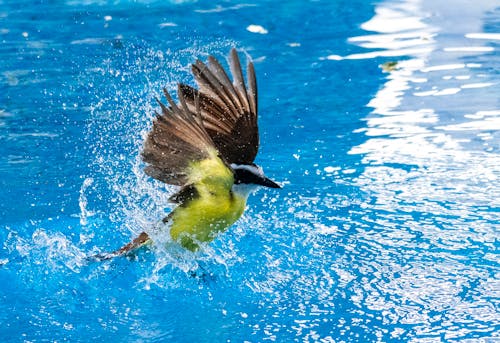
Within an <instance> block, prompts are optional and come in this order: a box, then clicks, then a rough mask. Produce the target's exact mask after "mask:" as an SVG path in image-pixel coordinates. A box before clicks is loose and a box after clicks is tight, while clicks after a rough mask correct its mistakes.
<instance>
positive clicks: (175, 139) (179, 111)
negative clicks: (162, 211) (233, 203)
mask: <svg viewBox="0 0 500 343" xmlns="http://www.w3.org/2000/svg"><path fill="white" fill-rule="evenodd" d="M163 92H164V93H165V97H166V98H167V100H168V103H169V105H170V107H167V106H165V105H164V104H162V103H161V102H160V101H159V100H157V101H158V103H159V105H160V107H161V112H162V113H161V114H157V117H156V118H155V120H154V121H153V127H152V129H151V131H150V132H149V134H148V136H147V138H146V140H145V142H144V148H143V151H142V158H143V160H144V162H146V163H147V164H148V165H147V166H146V168H145V172H146V174H148V175H149V176H151V177H153V178H155V179H157V180H160V181H163V182H165V183H168V184H172V185H179V186H182V185H186V184H188V183H193V182H196V181H198V180H197V179H199V178H203V177H204V173H210V171H209V170H206V171H200V170H196V171H195V170H194V168H193V167H194V166H195V165H198V164H199V162H202V161H211V160H213V161H214V163H215V164H217V165H222V166H221V167H222V168H226V169H228V167H227V166H226V165H225V164H224V162H223V161H222V160H220V158H219V157H218V156H217V150H216V148H215V146H214V143H213V142H212V139H211V138H210V136H209V135H208V133H207V132H206V130H205V128H204V127H203V123H202V119H201V115H200V106H199V102H198V100H196V99H194V107H193V110H191V109H189V108H188V106H187V104H186V101H185V98H184V96H183V93H182V92H181V91H180V90H179V91H178V96H179V102H180V103H179V105H176V104H175V102H174V101H173V100H172V97H171V96H170V94H169V93H168V92H167V90H166V89H164V90H163ZM228 170H229V169H228Z"/></svg>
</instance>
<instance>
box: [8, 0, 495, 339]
mask: <svg viewBox="0 0 500 343" xmlns="http://www.w3.org/2000/svg"><path fill="white" fill-rule="evenodd" d="M0 39H1V41H2V44H1V46H0V60H1V61H2V63H0V152H1V153H0V173H1V174H0V176H1V177H0V243H1V248H0V281H1V285H0V324H1V325H0V337H1V339H2V341H7V342H10V341H12V342H18V341H65V340H67V341H83V342H86V341H90V340H98V341H103V340H106V339H114V340H118V341H134V342H135V341H138V342H142V341H172V342H229V341H230V342H243V341H249V342H264V341H277V342H291V341H300V342H377V341H379V342H389V341H394V342H401V341H405V342H454V341H456V342H496V341H498V340H500V334H499V332H500V320H499V318H500V309H499V305H500V281H499V279H500V274H499V270H500V269H499V262H500V259H499V252H498V249H499V241H498V237H499V234H498V232H499V228H500V225H499V199H500V186H499V182H498V178H499V176H500V150H499V148H500V144H499V143H500V134H499V129H500V98H499V96H498V94H500V74H499V70H500V68H499V67H500V54H499V49H500V44H499V42H500V7H499V6H498V4H495V2H494V1H475V2H474V4H473V5H472V4H469V2H467V1H457V2H454V5H453V6H450V4H449V3H448V2H447V1H442V0H434V1H427V0H422V1H417V0H406V1H376V2H373V3H371V2H366V1H361V0H358V1H311V2H306V1H298V0H296V1H289V2H287V3H286V5H285V4H283V3H282V2H272V1H257V2H252V3H250V2H249V3H246V2H228V1H198V2H197V1H186V2H184V1H172V2H164V1H137V2H126V1H123V2H122V1H117V2H115V3H113V4H108V3H106V2H105V1H92V0H90V1H78V0H74V1H71V0H68V1H59V2H55V1H52V2H38V3H32V2H14V1H0ZM232 46H236V47H238V48H239V49H241V50H244V51H246V52H247V53H248V55H249V56H251V57H252V59H253V61H254V63H255V67H256V71H257V78H258V86H259V102H260V103H259V108H260V113H259V115H260V118H259V124H260V132H261V150H260V153H259V156H258V158H257V162H258V163H259V164H260V165H262V166H263V167H264V170H265V171H266V174H267V175H268V176H270V177H271V178H273V179H275V180H277V181H280V182H281V183H282V185H283V186H284V187H283V189H281V190H277V191H275V190H259V191H257V192H256V193H255V194H254V195H253V196H251V198H250V200H249V205H248V209H247V211H246V213H245V215H244V216H243V218H242V219H241V220H240V221H239V222H238V223H237V224H236V225H234V226H233V227H232V228H231V229H230V230H229V231H228V232H226V233H224V234H222V235H220V236H219V237H218V239H216V240H215V241H214V242H213V243H211V244H210V245H209V246H207V247H205V248H204V249H203V250H202V251H200V252H198V253H196V254H191V253H185V254H181V256H175V257H174V256H173V255H172V254H170V253H169V252H168V251H164V249H162V248H161V247H159V248H157V249H155V250H152V251H143V252H141V253H140V254H139V255H138V256H137V258H136V259H135V260H133V261H130V260H127V259H115V260H113V261H107V262H103V263H92V264H88V263H87V262H86V261H85V257H86V256H88V255H89V254H94V253H98V252H103V251H109V250H113V249H115V248H117V247H119V246H121V245H122V244H124V243H126V242H128V241H129V240H130V238H132V237H133V236H135V235H136V234H137V233H138V232H140V231H142V230H144V229H147V228H148V227H150V226H151V225H152V223H154V222H156V221H157V220H158V219H159V218H162V217H163V216H164V213H166V212H168V210H169V205H168V202H167V199H168V196H169V194H171V192H172V191H173V189H171V188H169V187H165V186H163V185H161V184H160V183H158V182H155V181H153V180H151V179H149V178H148V177H146V176H145V175H144V174H143V172H142V167H143V165H142V164H141V162H140V158H139V153H140V149H141V144H142V137H143V135H144V133H145V132H146V131H147V129H148V128H149V126H150V124H151V120H152V117H153V111H154V109H155V107H156V105H155V102H154V97H155V96H156V95H159V93H160V91H161V88H162V87H165V86H166V87H168V88H169V89H173V88H174V87H175V84H176V82H178V81H183V82H188V83H192V81H193V80H192V77H191V75H190V73H189V65H190V63H192V62H193V61H194V60H195V59H196V58H201V59H206V58H207V56H208V55H209V54H213V55H215V56H217V57H218V58H221V59H223V58H224V57H225V56H226V55H227V53H228V51H229V49H230V48H231V47H232ZM388 62H392V63H388Z"/></svg>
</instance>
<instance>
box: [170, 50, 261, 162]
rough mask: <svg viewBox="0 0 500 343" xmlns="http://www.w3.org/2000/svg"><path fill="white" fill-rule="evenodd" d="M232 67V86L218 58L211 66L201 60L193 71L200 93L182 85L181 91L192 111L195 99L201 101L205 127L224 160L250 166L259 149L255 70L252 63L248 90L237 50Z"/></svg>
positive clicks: (231, 54) (249, 64)
mask: <svg viewBox="0 0 500 343" xmlns="http://www.w3.org/2000/svg"><path fill="white" fill-rule="evenodd" d="M229 66H230V70H231V74H232V77H233V82H232V83H231V81H230V79H229V77H228V75H227V73H226V72H225V71H224V69H223V68H222V66H221V65H220V63H219V62H218V61H217V60H216V59H215V58H214V57H212V56H210V57H209V58H208V64H204V63H203V62H201V61H199V60H198V61H196V63H195V64H193V66H192V71H193V75H194V77H195V79H196V83H197V84H198V87H199V91H198V90H196V89H194V88H192V87H190V86H187V85H181V86H180V87H179V90H180V92H182V93H183V95H184V98H185V101H186V104H187V106H188V107H189V108H190V109H191V110H193V108H194V103H195V99H199V105H200V112H201V118H202V120H203V126H204V127H205V129H206V130H207V132H208V134H209V135H210V137H211V138H212V141H213V142H214V144H215V146H216V148H217V150H218V151H219V152H220V154H221V156H222V157H223V158H224V160H226V161H227V162H229V163H236V164H250V163H252V162H253V161H254V160H255V156H256V155H257V151H258V149H259V132H258V126H257V82H256V78H255V70H254V67H253V64H252V62H249V63H248V67H247V82H248V89H247V87H246V85H245V82H244V79H243V71H242V69H241V64H240V60H239V58H238V54H237V52H236V49H232V50H231V53H230V58H229Z"/></svg>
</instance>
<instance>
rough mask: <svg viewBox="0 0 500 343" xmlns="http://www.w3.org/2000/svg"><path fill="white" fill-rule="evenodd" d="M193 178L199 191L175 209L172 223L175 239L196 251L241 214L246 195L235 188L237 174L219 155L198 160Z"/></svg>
mask: <svg viewBox="0 0 500 343" xmlns="http://www.w3.org/2000/svg"><path fill="white" fill-rule="evenodd" d="M189 177H190V182H191V184H192V185H193V186H194V187H195V188H196V192H197V194H196V196H195V197H194V199H190V200H189V201H187V202H186V203H183V204H181V205H179V206H178V207H177V208H175V209H174V211H173V212H172V214H171V215H170V216H169V225H170V235H171V237H172V239H173V240H176V241H178V242H179V243H180V244H181V245H182V246H184V247H185V248H186V249H189V250H192V251H194V250H196V249H198V244H197V242H209V241H212V240H213V239H214V238H215V237H216V235H217V234H218V233H219V232H222V231H225V230H226V229H227V228H228V227H229V226H231V225H232V224H233V223H234V222H235V221H236V220H238V218H239V217H241V215H242V214H243V211H244V210H245V205H246V198H245V197H242V196H241V195H237V194H234V193H233V192H232V191H231V188H232V186H233V183H234V178H233V173H232V171H231V170H230V169H228V167H227V166H226V165H225V164H224V163H223V162H222V161H221V160H220V159H219V158H218V157H217V156H216V155H215V154H214V156H212V157H211V158H209V159H206V160H203V161H198V162H196V163H194V164H193V165H192V166H191V168H190V172H189Z"/></svg>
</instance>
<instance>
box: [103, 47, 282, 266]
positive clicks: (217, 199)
mask: <svg viewBox="0 0 500 343" xmlns="http://www.w3.org/2000/svg"><path fill="white" fill-rule="evenodd" d="M229 66H230V70H231V74H232V79H233V81H231V80H230V79H229V77H228V74H227V73H226V72H225V71H224V68H223V67H222V66H221V64H220V63H219V62H218V61H217V60H216V59H215V58H214V57H213V56H210V57H209V58H208V63H206V64H205V63H203V62H201V61H200V60H197V61H196V63H194V64H193V65H192V72H193V75H194V77H195V80H196V83H197V85H198V88H199V89H195V88H193V87H190V86H188V85H185V84H179V85H178V90H177V95H178V103H175V102H174V100H173V99H172V97H171V96H170V94H169V93H168V91H167V90H166V89H163V92H164V94H165V97H166V99H167V101H168V106H166V105H164V104H163V103H161V102H160V101H159V100H157V101H158V103H159V105H160V107H161V113H159V114H158V113H157V116H156V118H155V119H154V121H153V127H152V129H151V131H150V132H149V134H148V135H147V138H146V140H145V142H144V149H143V151H142V157H143V160H144V162H145V163H146V164H147V166H146V168H145V172H146V174H148V175H149V176H151V177H153V178H155V179H157V180H160V181H163V182H165V183H168V184H171V185H176V186H180V187H181V188H180V190H179V191H178V192H177V193H175V194H174V195H173V196H172V197H171V198H170V200H171V201H172V202H173V203H175V204H177V207H176V208H175V209H174V210H173V211H172V212H170V214H169V215H168V216H167V217H165V218H164V219H163V223H165V224H166V227H168V228H169V230H170V231H169V233H170V236H171V238H172V240H174V241H177V242H178V243H180V245H182V246H183V247H184V248H186V249H189V250H192V251H195V250H197V249H198V248H199V243H200V242H210V241H212V240H213V239H214V238H215V237H216V235H217V234H218V233H220V232H222V231H225V230H226V229H227V228H228V227H229V226H231V225H232V224H233V223H234V222H236V220H238V218H240V216H241V215H242V214H243V211H244V210H245V206H246V201H247V198H248V195H249V193H250V192H252V191H253V190H254V189H255V188H256V187H257V186H265V187H271V188H280V186H279V185H278V184H276V183H275V182H274V181H272V180H270V179H268V178H267V177H266V176H265V175H264V173H263V171H262V168H261V167H259V166H257V165H256V164H255V163H254V160H255V156H256V155H257V151H258V148H259V132H258V125H257V83H256V77H255V70H254V66H253V63H252V62H251V61H250V62H249V63H248V66H247V71H246V74H247V84H246V85H245V81H244V78H243V71H242V68H241V64H240V60H239V58H238V54H237V52H236V49H234V48H233V49H232V50H231V52H230V56H229ZM150 241H151V238H150V237H149V236H148V234H147V233H145V232H143V233H141V234H140V235H139V236H138V237H137V238H136V239H134V240H133V241H132V242H131V243H129V244H127V245H125V246H124V247H122V248H121V249H119V250H117V251H115V252H113V253H111V254H107V255H106V256H101V257H104V258H108V257H109V258H110V257H113V256H118V255H123V254H126V253H128V252H129V251H131V250H133V249H135V248H138V247H140V246H142V245H144V244H146V243H148V242H150Z"/></svg>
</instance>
